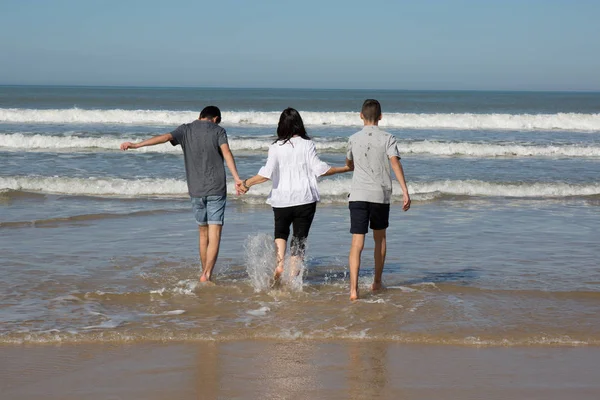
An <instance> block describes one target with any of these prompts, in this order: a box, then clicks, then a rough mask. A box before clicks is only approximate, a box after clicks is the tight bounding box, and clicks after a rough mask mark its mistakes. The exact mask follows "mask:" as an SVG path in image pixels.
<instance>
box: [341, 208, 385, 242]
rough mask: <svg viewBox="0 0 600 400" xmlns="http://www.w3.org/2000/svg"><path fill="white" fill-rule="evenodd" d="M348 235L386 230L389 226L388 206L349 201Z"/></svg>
mask: <svg viewBox="0 0 600 400" xmlns="http://www.w3.org/2000/svg"><path fill="white" fill-rule="evenodd" d="M348 208H350V233H357V234H361V235H364V234H366V233H367V232H369V222H370V223H371V229H373V230H380V229H386V228H387V227H388V226H389V225H390V205H389V204H381V203H371V202H368V201H351V202H350V205H349V206H348Z"/></svg>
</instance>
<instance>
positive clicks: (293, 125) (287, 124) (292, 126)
mask: <svg viewBox="0 0 600 400" xmlns="http://www.w3.org/2000/svg"><path fill="white" fill-rule="evenodd" d="M292 136H300V137H301V138H302V139H305V140H310V137H308V134H307V133H306V129H304V122H302V117H301V116H300V113H299V112H298V111H296V110H294V109H293V108H291V107H288V108H286V109H285V110H283V112H282V113H281V116H280V117H279V124H278V125H277V140H275V142H273V143H276V142H277V141H278V140H283V143H281V144H286V143H287V142H289V140H290V139H291V138H292Z"/></svg>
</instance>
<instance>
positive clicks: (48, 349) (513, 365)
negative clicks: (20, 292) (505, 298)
mask: <svg viewBox="0 0 600 400" xmlns="http://www.w3.org/2000/svg"><path fill="white" fill-rule="evenodd" d="M599 359H600V348H597V347H510V348H504V347H483V348H476V347H454V346H421V345H406V344H397V343H391V342H377V341H336V342H317V341H278V342H269V341H234V342H217V341H214V342H212V341H206V342H194V343H190V342H187V343H170V344H160V343H142V344H122V345H106V344H105V345H97V344H96V345H94V344H86V345H83V344H79V345H63V346H54V345H53V346H43V345H42V346H2V347H0V394H1V396H0V397H1V398H2V400H12V399H40V398H43V399H61V400H66V399H149V400H158V399H544V400H552V399H557V400H558V399H577V400H580V399H598V398H600V369H598V360H599Z"/></svg>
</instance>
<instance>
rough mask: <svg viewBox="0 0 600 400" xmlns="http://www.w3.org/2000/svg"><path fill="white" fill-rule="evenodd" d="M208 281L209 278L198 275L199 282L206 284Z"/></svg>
mask: <svg viewBox="0 0 600 400" xmlns="http://www.w3.org/2000/svg"><path fill="white" fill-rule="evenodd" d="M208 281H210V276H206V275H205V274H202V275H200V282H202V283H204V282H208Z"/></svg>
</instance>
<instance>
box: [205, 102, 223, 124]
mask: <svg viewBox="0 0 600 400" xmlns="http://www.w3.org/2000/svg"><path fill="white" fill-rule="evenodd" d="M203 118H208V119H213V118H217V124H218V123H219V122H221V110H219V107H216V106H208V107H204V109H203V110H202V111H201V112H200V119H203Z"/></svg>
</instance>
